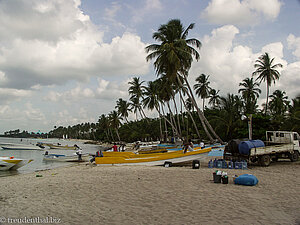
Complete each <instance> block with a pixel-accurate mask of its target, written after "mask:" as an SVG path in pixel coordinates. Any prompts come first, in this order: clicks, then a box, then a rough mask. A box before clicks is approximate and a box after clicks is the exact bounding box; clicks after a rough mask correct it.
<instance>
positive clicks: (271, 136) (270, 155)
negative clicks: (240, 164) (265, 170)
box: [224, 131, 300, 166]
mask: <svg viewBox="0 0 300 225" xmlns="http://www.w3.org/2000/svg"><path fill="white" fill-rule="evenodd" d="M258 143H259V144H258ZM261 143H263V142H262V141H260V140H253V141H252V140H244V141H243V140H238V139H235V140H231V141H229V142H228V144H227V145H226V146H225V150H224V159H225V160H232V161H241V160H246V161H248V162H253V163H255V162H258V163H259V164H260V165H261V166H269V165H270V163H271V161H277V160H278V159H281V158H285V159H286V158H288V159H290V160H291V161H292V162H295V161H297V160H298V159H299V153H300V136H299V134H298V133H297V132H289V131H266V141H265V142H264V143H263V144H261ZM242 144H247V146H249V148H248V151H246V153H245V151H241V145H242Z"/></svg>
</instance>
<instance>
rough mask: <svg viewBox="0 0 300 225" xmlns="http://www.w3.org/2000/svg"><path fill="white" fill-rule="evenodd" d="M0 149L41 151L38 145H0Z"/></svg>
mask: <svg viewBox="0 0 300 225" xmlns="http://www.w3.org/2000/svg"><path fill="white" fill-rule="evenodd" d="M0 147H1V148H3V149H4V150H43V149H42V148H41V147H40V146H38V145H26V144H16V143H0Z"/></svg>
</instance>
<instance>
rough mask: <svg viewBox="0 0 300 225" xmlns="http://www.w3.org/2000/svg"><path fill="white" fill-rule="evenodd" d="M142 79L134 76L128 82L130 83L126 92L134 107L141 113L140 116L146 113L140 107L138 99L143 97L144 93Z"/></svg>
mask: <svg viewBox="0 0 300 225" xmlns="http://www.w3.org/2000/svg"><path fill="white" fill-rule="evenodd" d="M143 83H144V81H140V78H139V77H134V78H133V79H132V81H130V82H128V84H129V85H130V87H129V89H128V92H129V95H130V100H131V101H132V102H133V103H134V105H133V106H134V107H135V108H136V110H138V111H139V112H140V114H141V117H142V118H143V117H145V118H146V115H145V113H144V111H143V108H142V107H141V103H140V99H141V98H142V97H143V93H144V88H145V87H144V86H143V85H142V84H143Z"/></svg>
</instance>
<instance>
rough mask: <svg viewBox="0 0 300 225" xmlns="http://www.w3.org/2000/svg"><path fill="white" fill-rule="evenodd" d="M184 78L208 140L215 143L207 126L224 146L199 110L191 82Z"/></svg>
mask: <svg viewBox="0 0 300 225" xmlns="http://www.w3.org/2000/svg"><path fill="white" fill-rule="evenodd" d="M183 77H184V80H185V82H186V84H187V86H188V89H189V91H190V95H191V99H192V102H193V104H194V106H195V107H196V110H197V113H198V116H199V118H200V120H201V123H202V126H203V125H204V126H203V128H204V131H205V133H206V134H207V135H208V138H209V139H210V141H211V142H214V139H213V138H212V136H211V135H210V133H209V132H208V130H207V127H206V126H205V124H206V125H207V126H208V128H209V130H210V131H211V132H212V133H213V135H214V136H215V137H216V138H217V139H218V140H219V142H220V143H221V144H224V142H223V141H222V139H221V138H220V137H219V136H218V135H217V134H216V132H215V131H214V129H213V128H212V126H211V125H210V123H209V122H208V120H207V119H206V118H205V116H204V115H203V113H202V112H201V110H200V109H199V108H198V106H197V102H196V100H195V97H194V95H193V92H192V89H191V87H190V84H189V82H188V80H187V77H186V75H185V74H183ZM178 80H180V79H178ZM180 82H181V81H180ZM187 93H188V92H187Z"/></svg>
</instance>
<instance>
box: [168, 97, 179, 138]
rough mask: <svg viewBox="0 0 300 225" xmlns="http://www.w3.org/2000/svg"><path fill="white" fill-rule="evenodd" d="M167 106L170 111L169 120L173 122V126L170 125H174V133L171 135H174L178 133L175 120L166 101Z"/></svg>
mask: <svg viewBox="0 0 300 225" xmlns="http://www.w3.org/2000/svg"><path fill="white" fill-rule="evenodd" d="M167 106H168V108H169V111H170V120H171V122H172V123H173V126H172V127H174V132H175V134H173V136H175V135H180V134H179V133H178V129H177V125H176V121H175V118H174V114H173V112H172V110H171V107H170V103H169V101H167Z"/></svg>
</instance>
